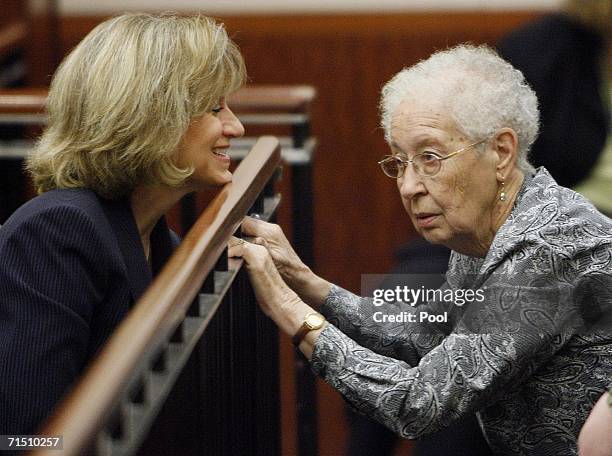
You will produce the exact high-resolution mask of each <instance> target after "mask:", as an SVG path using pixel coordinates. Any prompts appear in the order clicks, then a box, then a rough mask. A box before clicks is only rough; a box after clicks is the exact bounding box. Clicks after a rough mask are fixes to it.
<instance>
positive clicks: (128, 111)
mask: <svg viewBox="0 0 612 456" xmlns="http://www.w3.org/2000/svg"><path fill="white" fill-rule="evenodd" d="M245 79H246V70H245V66H244V60H243V58H242V56H241V54H240V51H239V50H238V47H237V46H236V45H235V44H234V43H233V42H232V41H231V39H230V38H229V37H228V36H227V33H226V31H225V29H224V28H223V26H222V25H220V24H217V23H215V21H214V20H213V19H211V18H208V17H205V16H189V17H181V16H177V15H174V14H168V13H166V14H162V15H151V14H125V15H122V16H119V17H115V18H113V19H110V20H108V21H105V22H103V23H101V24H99V25H98V26H97V27H96V28H95V29H93V30H92V31H91V32H90V33H89V34H88V35H87V36H86V37H85V39H83V41H81V43H80V44H79V45H78V46H77V47H76V48H75V49H74V50H73V51H72V52H71V53H70V54H69V55H68V57H67V58H66V59H65V60H64V61H63V62H62V64H61V65H60V67H59V69H58V70H57V72H56V73H55V76H54V77H53V81H52V83H51V88H50V90H49V97H48V101H47V103H48V105H47V111H48V115H49V121H48V125H47V127H46V129H45V131H44V132H43V134H42V136H41V138H40V140H39V141H38V143H37V145H36V148H35V150H34V152H33V154H32V155H31V156H30V158H29V159H28V161H27V168H28V170H29V172H30V173H31V175H32V177H33V180H34V184H35V185H36V188H37V189H38V191H39V193H43V192H46V191H49V190H52V189H56V188H75V187H85V188H90V189H92V190H93V191H95V192H96V193H98V194H99V195H101V196H102V197H105V198H109V199H116V198H119V197H122V196H125V195H128V194H130V193H131V191H132V190H133V189H134V188H135V187H136V186H137V185H139V184H150V185H169V186H180V185H181V184H182V183H183V182H184V181H185V179H187V178H188V177H189V176H190V175H191V173H192V172H193V169H181V168H179V167H177V166H176V164H175V162H174V156H175V153H176V150H177V147H178V145H179V142H180V140H181V138H182V136H183V134H184V133H185V131H186V130H187V127H188V126H189V123H190V121H191V120H192V119H193V118H195V117H199V116H201V115H203V114H204V113H206V112H209V111H211V109H213V108H214V107H215V106H216V105H217V104H218V103H219V100H220V98H221V97H223V96H224V95H226V94H228V93H231V92H233V91H234V90H236V89H238V88H239V87H240V86H241V85H242V84H243V83H244V81H245Z"/></svg>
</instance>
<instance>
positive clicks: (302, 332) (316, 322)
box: [293, 312, 325, 347]
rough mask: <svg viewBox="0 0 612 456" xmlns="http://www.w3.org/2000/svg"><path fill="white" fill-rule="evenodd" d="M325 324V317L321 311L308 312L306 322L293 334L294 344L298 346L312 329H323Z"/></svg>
mask: <svg viewBox="0 0 612 456" xmlns="http://www.w3.org/2000/svg"><path fill="white" fill-rule="evenodd" d="M324 324H325V317H324V316H323V315H321V314H320V313H319V312H311V313H309V314H306V316H305V317H304V323H302V326H300V329H298V332H297V333H295V336H293V345H295V346H296V347H297V346H299V345H300V343H301V342H302V341H303V340H304V337H306V334H308V333H309V332H310V331H314V330H316V329H321V328H322V327H323V325H324Z"/></svg>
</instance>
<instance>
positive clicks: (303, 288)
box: [242, 217, 331, 307]
mask: <svg viewBox="0 0 612 456" xmlns="http://www.w3.org/2000/svg"><path fill="white" fill-rule="evenodd" d="M242 232H243V234H245V235H247V236H252V237H253V243H254V244H258V245H260V246H264V247H265V248H266V249H267V250H268V252H269V253H270V256H271V258H272V260H273V261H274V265H275V266H276V269H277V270H278V272H279V273H280V275H281V276H282V279H283V280H284V282H285V283H286V284H287V285H289V287H291V289H293V290H294V291H295V292H296V293H297V294H299V295H300V297H301V298H302V299H303V300H304V301H306V302H307V303H309V304H311V305H312V306H314V307H318V306H320V305H321V304H322V303H323V301H324V300H325V298H326V297H327V295H328V294H329V289H330V286H331V285H330V283H329V282H327V281H326V280H323V279H322V278H320V277H319V276H317V275H316V274H314V273H313V272H312V270H311V269H310V268H309V267H308V266H306V265H305V264H304V262H302V260H301V259H300V257H299V256H298V255H297V253H295V250H293V247H292V246H291V244H290V243H289V241H288V240H287V237H286V236H285V233H283V230H282V228H281V227H280V226H278V225H276V224H273V223H268V222H265V221H263V220H260V219H258V218H254V217H245V219H244V221H243V222H242ZM247 263H248V260H247Z"/></svg>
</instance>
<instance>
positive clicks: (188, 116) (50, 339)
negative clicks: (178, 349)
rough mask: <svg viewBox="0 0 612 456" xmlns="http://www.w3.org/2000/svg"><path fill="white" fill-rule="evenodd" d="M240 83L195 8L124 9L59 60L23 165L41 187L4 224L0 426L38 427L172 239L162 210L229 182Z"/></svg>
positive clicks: (234, 58) (224, 48) (231, 57)
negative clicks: (231, 98) (42, 120)
mask: <svg viewBox="0 0 612 456" xmlns="http://www.w3.org/2000/svg"><path fill="white" fill-rule="evenodd" d="M244 80H245V68H244V62H243V59H242V57H241V55H240V52H239V51H238V48H237V47H236V45H235V44H234V43H233V42H232V41H231V40H230V39H229V38H228V36H227V34H226V32H225V30H224V28H223V27H222V26H221V25H218V24H216V23H215V22H214V21H213V20H212V19H209V18H207V17H203V16H197V17H177V16H174V15H162V16H153V15H147V14H127V15H123V16H120V17H116V18H113V19H110V20H108V21H106V22H104V23H102V24H100V25H99V26H98V27H96V28H95V29H94V30H93V31H92V32H91V33H90V34H89V35H88V36H87V37H86V38H85V39H84V40H83V41H82V42H81V43H80V44H79V45H78V46H77V47H76V48H75V49H74V50H73V51H72V53H71V54H70V55H69V56H68V57H67V58H66V59H65V60H64V62H63V63H62V65H61V66H60V68H59V69H58V71H57V73H56V74H55V77H54V79H53V82H52V84H51V89H50V92H49V101H48V112H49V124H48V127H47V129H46V130H45V132H44V133H43V135H42V137H41V139H40V141H39V143H38V145H37V147H36V150H35V151H34V153H33V155H32V156H31V158H30V159H29V160H28V163H27V166H28V169H29V171H30V173H31V174H32V178H33V180H34V183H35V185H36V187H37V188H38V191H39V193H40V195H39V196H38V197H36V198H34V199H33V200H32V201H30V202H28V203H27V204H25V205H24V206H22V207H21V208H20V209H18V210H17V211H16V212H15V213H14V214H13V215H12V217H11V218H10V219H9V220H8V221H7V222H6V224H5V225H4V226H3V227H2V228H1V229H0V257H1V258H2V262H1V263H0V315H1V318H0V434H24V433H30V432H33V431H35V430H36V428H37V426H38V425H39V424H40V422H41V420H43V419H44V418H45V417H46V416H47V415H48V414H49V412H50V411H51V410H52V408H53V406H54V405H55V403H56V402H57V401H58V399H60V397H61V396H62V395H63V394H64V393H66V391H67V389H68V388H69V386H70V385H71V384H72V383H73V382H74V381H75V379H76V378H77V377H78V376H79V374H80V373H81V372H82V371H83V369H84V367H85V366H86V364H87V363H88V361H89V360H90V359H91V358H92V356H93V355H94V353H95V352H96V351H97V350H98V349H99V348H100V347H101V345H102V344H103V343H104V341H105V340H106V339H107V338H108V336H109V335H110V334H111V332H112V331H113V329H114V328H115V326H116V325H117V324H118V323H119V322H120V321H121V319H122V318H123V317H124V316H125V315H126V313H127V312H128V310H129V308H130V306H131V305H132V304H133V303H134V302H135V301H136V300H138V298H139V297H140V295H141V294H142V293H143V291H144V290H145V288H146V287H147V286H148V284H149V283H150V282H151V279H152V277H153V276H155V274H156V273H157V272H158V271H159V270H160V269H161V267H162V265H163V264H164V262H165V261H166V259H167V258H168V257H169V256H170V254H171V252H172V250H173V248H174V247H175V245H176V243H177V238H176V236H175V235H174V234H173V233H172V232H171V231H170V230H169V229H168V227H167V225H166V222H165V220H164V213H165V212H166V211H168V209H170V207H172V206H173V205H174V204H175V203H176V202H177V201H179V200H180V198H181V197H182V196H184V195H185V194H187V193H189V192H192V191H195V190H198V189H203V188H210V187H218V186H221V185H223V184H226V183H227V182H230V181H231V179H232V175H231V173H230V171H229V158H228V156H227V153H226V152H227V148H228V147H229V145H230V140H231V138H234V137H239V136H242V134H243V133H244V129H243V127H242V125H241V123H240V122H239V121H238V119H237V118H236V117H235V116H234V114H233V113H232V111H231V110H230V109H229V107H228V106H227V105H226V103H225V98H224V97H225V95H227V94H228V93H231V92H232V91H234V90H236V89H237V88H238V87H240V86H241V85H242V84H243V82H244Z"/></svg>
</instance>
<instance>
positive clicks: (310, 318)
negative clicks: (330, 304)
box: [305, 314, 325, 329]
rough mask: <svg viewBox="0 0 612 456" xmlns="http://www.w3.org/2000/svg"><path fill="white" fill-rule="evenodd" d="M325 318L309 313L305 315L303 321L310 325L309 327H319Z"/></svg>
mask: <svg viewBox="0 0 612 456" xmlns="http://www.w3.org/2000/svg"><path fill="white" fill-rule="evenodd" d="M324 321H325V319H324V318H323V316H322V315H320V314H309V315H307V316H306V321H305V323H306V324H307V325H308V326H309V327H310V329H319V328H320V327H321V326H322V325H323V322H324Z"/></svg>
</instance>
